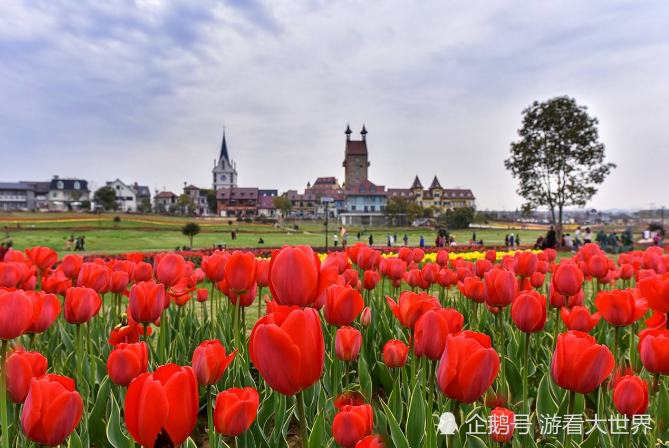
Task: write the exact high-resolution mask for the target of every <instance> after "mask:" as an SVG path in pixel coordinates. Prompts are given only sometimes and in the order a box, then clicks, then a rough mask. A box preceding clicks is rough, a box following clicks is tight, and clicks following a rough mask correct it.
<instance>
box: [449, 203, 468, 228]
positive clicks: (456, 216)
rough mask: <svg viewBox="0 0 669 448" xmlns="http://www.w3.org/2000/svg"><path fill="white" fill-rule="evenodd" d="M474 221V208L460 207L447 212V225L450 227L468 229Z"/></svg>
mask: <svg viewBox="0 0 669 448" xmlns="http://www.w3.org/2000/svg"><path fill="white" fill-rule="evenodd" d="M472 221H474V209H473V208H471V207H459V208H456V209H455V210H448V211H447V212H446V225H447V226H448V228H449V229H466V228H467V227H469V224H471V223H472Z"/></svg>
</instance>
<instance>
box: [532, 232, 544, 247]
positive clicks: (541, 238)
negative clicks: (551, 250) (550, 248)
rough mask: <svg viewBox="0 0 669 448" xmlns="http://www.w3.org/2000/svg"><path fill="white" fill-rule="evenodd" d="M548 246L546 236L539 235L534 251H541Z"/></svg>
mask: <svg viewBox="0 0 669 448" xmlns="http://www.w3.org/2000/svg"><path fill="white" fill-rule="evenodd" d="M545 248H546V246H545V245H544V236H543V235H539V236H538V237H537V241H536V242H535V243H534V250H539V249H545Z"/></svg>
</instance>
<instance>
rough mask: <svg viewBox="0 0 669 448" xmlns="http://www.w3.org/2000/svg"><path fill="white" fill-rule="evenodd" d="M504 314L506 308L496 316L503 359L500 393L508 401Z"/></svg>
mask: <svg viewBox="0 0 669 448" xmlns="http://www.w3.org/2000/svg"><path fill="white" fill-rule="evenodd" d="M503 312H504V308H502V309H500V311H499V313H497V315H496V316H495V317H496V318H497V329H498V331H499V344H500V355H501V357H502V366H501V367H502V368H501V372H502V375H501V381H500V391H501V392H502V395H503V396H504V399H505V401H506V398H507V397H506V362H505V360H504V359H505V358H506V354H505V352H506V347H505V345H506V344H505V341H504V339H505V338H504V323H503V322H502V317H503V316H502V313H503Z"/></svg>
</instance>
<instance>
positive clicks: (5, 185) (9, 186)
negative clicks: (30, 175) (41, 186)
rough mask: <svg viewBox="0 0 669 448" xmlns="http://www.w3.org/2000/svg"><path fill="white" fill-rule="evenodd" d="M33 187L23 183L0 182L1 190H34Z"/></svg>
mask: <svg viewBox="0 0 669 448" xmlns="http://www.w3.org/2000/svg"><path fill="white" fill-rule="evenodd" d="M34 189H35V187H33V186H32V185H28V184H24V183H23V182H0V190H34Z"/></svg>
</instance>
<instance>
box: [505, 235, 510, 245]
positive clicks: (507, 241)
mask: <svg viewBox="0 0 669 448" xmlns="http://www.w3.org/2000/svg"><path fill="white" fill-rule="evenodd" d="M504 245H505V246H506V247H509V234H508V233H507V234H506V236H505V237H504Z"/></svg>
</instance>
